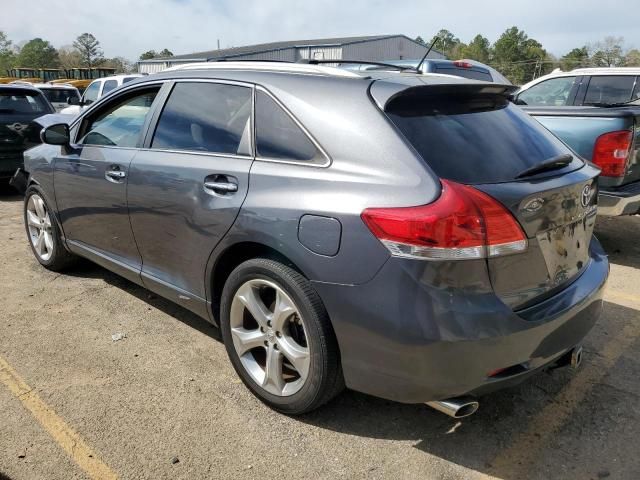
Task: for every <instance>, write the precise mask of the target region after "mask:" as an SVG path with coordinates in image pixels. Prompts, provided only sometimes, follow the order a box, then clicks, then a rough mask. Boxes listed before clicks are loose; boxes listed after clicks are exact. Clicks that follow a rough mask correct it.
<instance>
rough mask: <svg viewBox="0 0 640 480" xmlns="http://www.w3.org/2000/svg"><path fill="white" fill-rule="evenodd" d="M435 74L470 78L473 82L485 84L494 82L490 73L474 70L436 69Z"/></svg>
mask: <svg viewBox="0 0 640 480" xmlns="http://www.w3.org/2000/svg"><path fill="white" fill-rule="evenodd" d="M434 73H442V74H445V75H455V76H456V77H464V78H470V79H472V80H484V81H485V82H492V81H493V78H491V74H490V73H489V72H483V71H481V70H474V69H472V68H444V67H436V68H435V70H434Z"/></svg>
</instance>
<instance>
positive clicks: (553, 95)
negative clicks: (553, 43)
mask: <svg viewBox="0 0 640 480" xmlns="http://www.w3.org/2000/svg"><path fill="white" fill-rule="evenodd" d="M639 80H640V68H637V67H618V68H612V67H602V68H576V69H574V70H571V71H570V72H563V71H562V70H560V69H556V70H554V71H553V72H551V73H550V74H548V75H545V76H543V77H540V78H536V79H535V80H533V81H531V82H529V83H527V84H525V85H523V86H522V87H521V88H520V90H518V92H517V93H516V94H515V102H516V103H517V104H519V105H529V106H535V107H560V106H587V105H591V106H606V105H616V104H623V103H630V102H633V101H634V100H637V99H639V98H640V81H639Z"/></svg>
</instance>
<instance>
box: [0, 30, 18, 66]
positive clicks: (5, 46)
mask: <svg viewBox="0 0 640 480" xmlns="http://www.w3.org/2000/svg"><path fill="white" fill-rule="evenodd" d="M11 45H12V42H11V40H9V38H8V37H7V35H6V34H5V33H4V32H3V31H0V77H3V76H4V75H5V73H6V71H7V70H8V69H10V68H11V67H13V63H14V62H15V59H16V56H15V54H14V53H13V48H12V47H11Z"/></svg>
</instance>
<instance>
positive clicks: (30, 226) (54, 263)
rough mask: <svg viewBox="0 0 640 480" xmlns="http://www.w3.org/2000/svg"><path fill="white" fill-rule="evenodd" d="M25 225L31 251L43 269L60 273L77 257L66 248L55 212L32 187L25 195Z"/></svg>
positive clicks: (36, 188)
mask: <svg viewBox="0 0 640 480" xmlns="http://www.w3.org/2000/svg"><path fill="white" fill-rule="evenodd" d="M24 225H25V229H26V230H27V238H28V239H29V245H30V246H31V251H32V252H33V255H34V256H35V257H36V260H38V262H40V265H42V266H43V267H45V268H47V269H49V270H52V271H54V272H60V271H62V270H65V269H67V268H69V267H70V266H71V265H72V264H73V263H75V261H76V259H77V257H76V256H75V255H73V254H72V253H70V252H69V251H68V250H67V249H66V248H65V246H64V244H63V241H62V235H61V233H60V229H59V228H58V224H57V222H56V220H55V217H54V214H53V211H52V210H51V208H50V206H49V205H48V204H47V201H46V200H45V198H44V195H43V194H42V192H41V191H40V189H39V188H38V187H37V186H35V185H31V186H30V187H29V188H27V191H26V192H25V195H24Z"/></svg>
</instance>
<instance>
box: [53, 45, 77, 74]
mask: <svg viewBox="0 0 640 480" xmlns="http://www.w3.org/2000/svg"><path fill="white" fill-rule="evenodd" d="M58 57H59V58H60V67H61V68H65V69H69V68H74V67H79V66H80V65H82V55H81V54H80V52H79V51H78V50H76V49H75V48H74V47H72V46H70V45H66V46H64V47H60V48H59V49H58Z"/></svg>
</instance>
